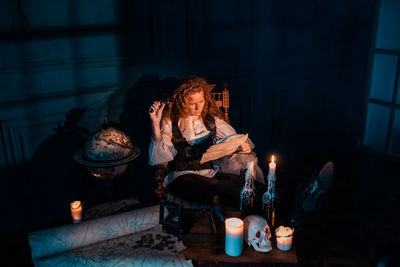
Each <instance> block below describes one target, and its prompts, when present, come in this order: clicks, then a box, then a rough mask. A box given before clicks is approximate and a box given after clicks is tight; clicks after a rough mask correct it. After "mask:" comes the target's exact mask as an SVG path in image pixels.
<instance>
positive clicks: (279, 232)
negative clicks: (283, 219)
mask: <svg viewBox="0 0 400 267" xmlns="http://www.w3.org/2000/svg"><path fill="white" fill-rule="evenodd" d="M293 233H294V229H292V228H290V227H283V226H279V227H278V228H276V229H275V236H276V246H277V247H278V248H279V249H280V250H283V251H288V250H290V249H291V248H292V242H293Z"/></svg>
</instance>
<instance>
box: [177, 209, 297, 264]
mask: <svg viewBox="0 0 400 267" xmlns="http://www.w3.org/2000/svg"><path fill="white" fill-rule="evenodd" d="M226 215H229V217H231V216H235V215H236V217H240V216H237V215H238V213H237V212H230V213H229V214H226ZM219 237H220V238H221V240H222V244H223V243H224V241H225V233H220V235H219ZM271 242H272V247H273V249H272V250H271V251H270V252H266V253H264V252H258V251H255V250H254V249H253V247H252V246H248V245H247V244H243V253H242V254H241V255H240V256H238V257H231V256H228V255H227V254H225V252H224V249H223V252H222V253H220V254H216V253H214V251H213V242H212V235H211V229H210V226H209V219H208V217H204V218H200V219H199V220H197V222H196V223H195V224H194V225H193V227H192V228H191V229H190V231H189V233H187V234H186V235H185V236H184V237H183V243H184V244H185V246H186V247H187V249H185V250H183V251H181V252H180V254H182V255H183V256H185V258H186V259H192V260H194V261H196V262H200V263H201V262H203V263H214V264H219V263H236V264H237V263H241V264H244V263H248V264H249V265H251V264H252V263H253V264H255V265H257V264H258V265H259V264H260V263H274V264H279V265H274V266H283V265H284V266H286V265H287V266H296V265H297V257H296V251H295V248H294V247H292V249H291V250H290V251H281V250H279V249H277V248H276V242H275V238H274V235H273V236H272V238H271Z"/></svg>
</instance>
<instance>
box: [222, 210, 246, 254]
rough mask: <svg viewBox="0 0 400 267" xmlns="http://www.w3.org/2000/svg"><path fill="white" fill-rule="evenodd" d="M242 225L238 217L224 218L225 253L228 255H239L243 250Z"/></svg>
mask: <svg viewBox="0 0 400 267" xmlns="http://www.w3.org/2000/svg"><path fill="white" fill-rule="evenodd" d="M243 226H244V223H243V221H242V220H241V219H239V218H228V219H226V220H225V253H226V254H228V255H229V256H239V255H240V254H242V251H243Z"/></svg>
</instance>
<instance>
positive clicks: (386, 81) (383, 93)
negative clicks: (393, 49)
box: [369, 54, 397, 102]
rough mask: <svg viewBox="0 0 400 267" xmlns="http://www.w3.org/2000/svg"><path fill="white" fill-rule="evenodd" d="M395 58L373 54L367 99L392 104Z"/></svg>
mask: <svg viewBox="0 0 400 267" xmlns="http://www.w3.org/2000/svg"><path fill="white" fill-rule="evenodd" d="M396 66H397V56H393V55H383V54H375V57H374V66H373V68H372V80H371V91H370V94H369V97H371V98H376V99H379V100H384V101H389V102H392V97H393V88H394V81H395V78H396Z"/></svg>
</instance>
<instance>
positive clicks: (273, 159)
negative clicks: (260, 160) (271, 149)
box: [271, 155, 275, 163]
mask: <svg viewBox="0 0 400 267" xmlns="http://www.w3.org/2000/svg"><path fill="white" fill-rule="evenodd" d="M274 162H275V156H274V155H272V157H271V163H274Z"/></svg>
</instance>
